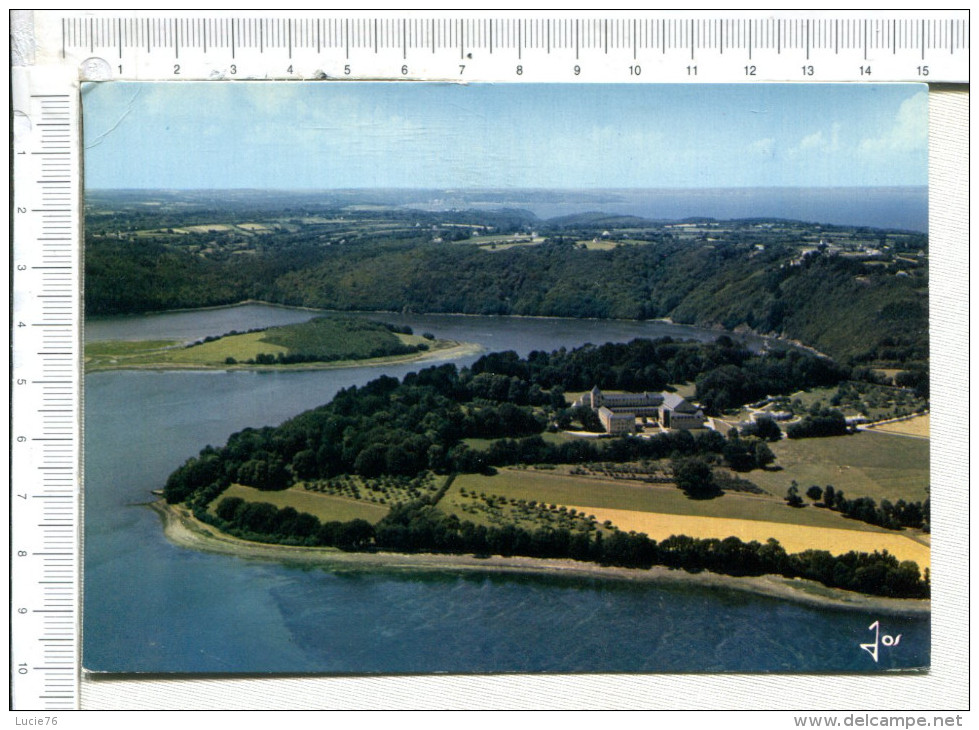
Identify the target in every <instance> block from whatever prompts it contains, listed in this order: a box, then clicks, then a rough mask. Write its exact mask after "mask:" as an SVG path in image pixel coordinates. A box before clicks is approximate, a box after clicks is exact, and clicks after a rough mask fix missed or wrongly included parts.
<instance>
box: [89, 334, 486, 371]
mask: <svg viewBox="0 0 979 730" xmlns="http://www.w3.org/2000/svg"><path fill="white" fill-rule="evenodd" d="M452 342H453V344H451V345H449V346H447V347H441V348H438V349H435V350H427V351H425V352H418V353H416V354H413V355H392V356H391V357H374V358H370V359H366V360H335V361H333V362H309V363H297V364H294V365H246V364H243V363H240V364H236V365H202V364H199V363H148V364H144V365H139V364H126V363H120V364H118V365H97V366H94V367H86V368H85V372H86V373H100V372H108V371H112V370H159V371H170V370H213V371H225V370H227V371H232V370H249V371H257V372H301V371H304V370H343V369H348V368H368V367H379V366H381V365H400V364H402V363H414V362H439V361H441V360H454V359H456V358H459V357H466V356H467V355H477V354H479V353H480V352H483V351H484V349H485V348H484V347H483V346H482V345H479V344H476V343H475V342H454V341H452Z"/></svg>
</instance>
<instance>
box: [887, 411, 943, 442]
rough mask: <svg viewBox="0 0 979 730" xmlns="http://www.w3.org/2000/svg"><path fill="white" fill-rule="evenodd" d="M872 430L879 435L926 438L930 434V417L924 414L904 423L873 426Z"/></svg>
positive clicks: (896, 422)
mask: <svg viewBox="0 0 979 730" xmlns="http://www.w3.org/2000/svg"><path fill="white" fill-rule="evenodd" d="M872 430H874V431H880V432H881V433H896V434H900V435H902V436H918V437H920V438H928V437H929V436H930V434H931V416H929V415H927V414H926V415H924V416H915V417H914V418H909V419H907V420H905V421H895V422H894V423H885V424H883V425H880V426H874V427H873V429H872Z"/></svg>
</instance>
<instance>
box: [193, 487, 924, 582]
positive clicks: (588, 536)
mask: <svg viewBox="0 0 979 730" xmlns="http://www.w3.org/2000/svg"><path fill="white" fill-rule="evenodd" d="M197 515H198V517H199V518H202V519H204V520H205V521H207V522H209V523H211V524H214V525H216V526H218V527H220V528H221V529H223V530H225V531H228V532H230V533H232V534H236V535H239V536H242V537H247V538H249V539H259V540H266V541H274V542H284V541H285V542H291V543H293V544H303V545H321V546H331V547H339V548H342V549H346V550H365V549H381V550H396V551H400V552H417V551H435V552H447V553H457V554H458V553H471V554H475V555H504V556H511V555H522V556H529V557H535V558H571V559H573V560H581V561H588V562H595V563H599V564H602V565H614V566H620V567H628V568H650V567H652V566H654V565H664V566H667V567H671V568H679V569H683V570H687V571H690V572H699V571H702V570H710V571H713V572H716V573H722V574H725V575H736V576H744V575H763V574H766V573H774V574H778V575H784V576H787V577H801V578H807V579H810V580H816V581H819V582H821V583H823V584H825V585H827V586H831V587H837V588H844V589H847V590H854V591H860V592H862V593H869V594H873V595H882V596H894V597H902V598H927V597H928V596H929V594H930V585H929V579H928V574H927V571H926V573H925V576H924V577H923V578H922V576H921V573H920V571H919V570H918V566H917V565H916V564H915V563H913V562H909V561H904V562H899V561H898V560H897V559H896V558H894V556H892V555H890V554H888V553H887V552H884V553H878V552H875V553H873V554H867V553H856V552H849V553H846V554H845V555H840V556H834V555H832V554H830V553H828V552H826V551H819V550H807V551H805V552H802V553H796V554H791V555H790V554H788V553H787V552H786V551H785V549H784V548H783V547H782V546H781V545H780V544H779V543H778V542H777V541H776V540H774V539H770V540H768V541H767V542H766V543H764V544H762V543H759V542H756V541H752V542H748V543H745V542H743V541H742V540H740V539H739V538H736V537H729V538H726V539H724V540H718V539H697V538H691V537H687V536H684V535H675V536H672V537H669V538H667V539H665V540H662V541H660V542H657V541H656V540H651V539H650V538H648V537H647V536H646V535H644V534H637V533H624V532H621V531H613V532H611V533H610V534H603V532H602V531H601V530H599V531H596V532H594V533H591V532H585V531H572V530H568V529H563V528H559V529H555V528H538V529H534V530H529V529H524V528H522V527H518V526H516V525H506V526H503V527H492V526H491V527H487V526H485V525H477V524H474V523H473V522H470V521H463V520H460V519H459V518H458V517H456V516H455V515H450V514H446V513H445V512H442V511H440V510H438V509H436V508H435V507H434V506H432V505H430V504H427V503H425V502H415V503H412V504H408V505H402V506H397V507H394V508H392V510H391V512H390V513H389V514H388V515H387V516H386V517H384V518H383V519H382V520H381V521H380V522H378V523H377V524H376V525H371V524H370V523H368V522H366V521H365V520H360V519H358V520H352V521H350V522H328V523H325V524H320V523H319V521H318V520H317V519H316V517H314V516H312V515H308V514H305V513H296V511H295V510H294V509H292V508H290V507H286V508H283V509H277V508H276V507H275V506H273V505H271V504H264V503H248V502H243V501H242V500H240V499H236V498H225V499H223V500H222V501H221V502H220V503H219V504H218V507H217V509H216V515H211V514H209V513H207V512H206V511H203V510H198V511H197Z"/></svg>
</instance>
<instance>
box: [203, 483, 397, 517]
mask: <svg viewBox="0 0 979 730" xmlns="http://www.w3.org/2000/svg"><path fill="white" fill-rule="evenodd" d="M225 497H240V498H241V499H243V500H245V501H246V502H268V503H269V504H274V505H275V506H276V507H278V508H279V509H281V508H283V507H292V508H293V509H294V510H296V511H297V512H308V513H309V514H311V515H313V516H314V517H317V518H318V519H319V521H320V522H332V521H337V522H348V521H350V520H354V519H358V518H359V519H363V520H367V521H368V522H370V523H372V524H373V523H376V522H378V521H379V520H380V519H381V518H382V517H384V515H386V514H387V513H388V508H387V507H384V506H382V505H377V504H371V503H370V502H364V501H360V500H356V499H348V498H346V497H336V496H333V495H330V494H319V493H317V492H309V491H306V490H305V489H303V488H302V487H290V488H289V489H286V490H284V491H281V492H264V491H262V490H260V489H255V488H253V487H246V486H243V485H241V484H232V485H231V486H230V487H228V488H227V489H226V490H224V492H222V493H221V496H220V497H218V498H217V499H215V500H214V501H213V502H212V503H211V505H210V507H209V508H208V509H209V511H211V512H213V511H214V510H215V509H216V508H217V506H218V504H220V503H221V500H222V499H224V498H225Z"/></svg>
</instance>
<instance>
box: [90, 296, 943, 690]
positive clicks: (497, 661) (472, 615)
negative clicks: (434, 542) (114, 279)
mask: <svg viewBox="0 0 979 730" xmlns="http://www.w3.org/2000/svg"><path fill="white" fill-rule="evenodd" d="M314 314H315V313H313V312H302V311H300V310H283V309H280V308H273V307H264V306H263V305H249V308H248V309H247V310H246V311H241V310H240V309H236V308H227V309H221V310H208V311H203V312H194V313H187V312H184V313H174V314H166V315H152V316H144V317H127V318H118V319H114V320H102V321H100V322H98V323H93V324H91V325H89V326H88V327H87V335H88V336H89V337H93V338H97V339H125V338H136V337H140V338H147V339H151V338H155V337H160V336H164V335H166V336H170V335H173V334H174V333H177V334H176V336H179V337H184V336H186V337H188V338H195V337H200V336H203V335H207V334H221V333H223V332H226V331H228V330H229V329H245V328H247V327H255V326H262V325H264V324H268V323H273V321H272V320H274V323H281V322H280V321H278V319H277V318H281V317H288V318H291V317H296V318H308V317H311V316H314ZM365 316H367V315H365ZM375 316H376V315H375ZM383 319H385V320H386V321H392V322H396V323H399V324H402V323H403V324H410V325H412V326H413V327H415V329H416V331H417V332H422V331H428V330H431V331H432V332H434V333H435V334H436V335H437V336H439V337H447V338H451V339H457V340H460V341H467V342H478V343H480V344H482V345H483V346H484V347H486V348H487V349H491V350H501V349H514V350H517V351H518V352H520V353H522V354H526V353H527V352H529V351H530V350H532V349H552V348H557V347H561V346H566V347H574V346H577V345H580V344H583V343H585V342H595V343H597V342H604V341H607V340H619V341H622V340H628V339H631V338H633V337H638V336H643V335H645V336H663V335H665V334H673V335H674V336H678V337H691V336H695V335H694V334H690V331H691V328H676V329H674V330H671V329H670V327H671V326H670V325H668V324H665V323H635V322H624V323H608V322H594V321H578V320H574V321H567V320H538V319H523V318H500V317H452V316H431V317H412V316H410V315H397V316H395V315H385V316H383ZM291 321H298V319H292V320H291ZM697 334H699V336H700V337H701V338H704V339H706V338H711V337H713V336H714V335H715V334H716V333H710V332H707V331H698V332H697ZM472 359H475V356H473V357H471V358H469V359H465V360H461V361H459V364H466V363H467V362H471V361H472ZM418 367H419V366H418V365H417V364H403V365H397V366H392V367H390V368H383V369H379V368H350V369H341V370H330V371H311V372H265V373H257V372H242V371H238V372H130V371H116V372H103V373H92V374H90V375H88V376H87V377H86V400H85V455H86V485H85V588H84V593H85V598H84V601H85V604H84V608H85V616H84V632H85V633H84V647H83V651H84V656H83V666H84V667H85V668H86V669H88V670H92V671H104V672H179V673H190V672H249V673H255V672H258V673H261V672H328V673H375V672H377V673H401V672H697V671H712V672H718V671H721V672H759V671H760V672H766V671H790V672H811V671H817V672H818V671H870V672H873V671H883V670H894V669H902V668H920V667H927V665H928V663H929V656H930V638H929V637H930V621H929V618H928V617H927V616H921V615H916V616H896V615H890V614H888V615H876V614H874V613H873V612H872V611H861V610H848V611H840V610H834V609H829V608H823V607H815V606H809V605H804V604H801V603H797V602H793V601H787V600H782V599H777V598H772V597H768V596H762V595H754V594H750V593H746V592H743V591H732V590H725V589H720V588H717V587H703V586H698V585H689V586H688V585H662V584H658V583H638V582H628V581H621V580H619V581H617V580H609V579H604V578H598V577H574V578H567V577H555V576H545V575H527V574H511V573H492V572H486V571H482V572H480V571H470V572H467V571H461V572H460V571H439V570H425V571H412V572H405V571H396V570H384V569H361V568H358V569H349V568H344V569H336V568H324V567H310V566H301V565H295V564H286V563H277V562H270V561H263V560H250V559H245V558H241V557H236V556H233V555H222V554H215V553H210V552H202V551H198V550H192V549H187V548H184V547H180V546H177V545H174V544H173V543H171V542H170V541H168V540H167V539H166V537H165V535H164V533H163V529H162V528H161V525H160V520H159V518H158V516H157V515H156V514H154V513H153V512H152V511H151V510H149V509H146V508H145V507H143V506H138V505H139V504H140V503H145V502H148V501H150V500H151V498H152V497H151V495H150V491H151V490H153V489H159V488H160V487H162V485H163V483H164V481H165V479H166V476H167V475H168V474H169V473H170V472H171V471H172V470H173V469H174V468H176V467H177V466H179V465H180V464H181V463H182V462H183V461H184V460H185V459H186V458H188V457H189V456H192V455H194V454H196V453H197V452H198V451H199V450H200V449H201V448H202V447H203V446H204V445H206V444H208V443H210V444H214V445H219V444H222V443H224V441H225V440H226V439H227V437H228V435H229V434H230V433H232V432H234V431H237V430H240V429H242V428H245V427H247V426H256V427H257V426H263V425H273V424H277V423H280V422H282V421H283V420H285V419H286V418H289V417H291V416H293V415H296V414H298V413H299V412H301V411H303V410H305V409H307V408H310V407H313V406H316V405H319V404H321V403H325V402H327V401H329V400H330V398H331V397H332V396H333V394H334V393H336V391H337V390H339V389H340V388H343V387H348V386H350V385H359V384H363V383H366V382H367V381H369V380H371V379H373V378H376V377H378V376H379V375H380V374H381V373H382V372H384V373H386V374H390V375H394V376H398V377H401V376H403V375H404V374H405V373H407V372H411V371H412V370H415V369H417V368H418ZM878 619H879V620H880V621H881V627H882V632H883V633H886V634H888V635H892V636H896V635H898V634H900V635H901V639H900V643H899V644H898V645H897V646H893V647H890V648H885V647H881V650H880V653H879V663H874V661H873V659H872V658H871V656H870V655H869V653H868V652H866V651H864V650H863V649H861V648H860V646H859V645H860V644H861V643H866V642H870V641H873V638H874V634H873V632H872V631H869V630H868V626H870V624H871V623H873V622H874V621H875V620H878Z"/></svg>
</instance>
